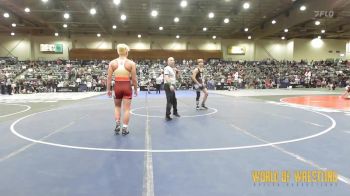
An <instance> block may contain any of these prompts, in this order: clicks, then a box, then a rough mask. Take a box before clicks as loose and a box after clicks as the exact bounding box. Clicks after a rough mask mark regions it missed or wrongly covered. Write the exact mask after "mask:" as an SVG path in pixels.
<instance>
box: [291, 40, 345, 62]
mask: <svg viewBox="0 0 350 196" xmlns="http://www.w3.org/2000/svg"><path fill="white" fill-rule="evenodd" d="M337 51H338V52H337ZM340 54H344V55H345V54H346V40H331V39H325V40H324V39H314V40H309V39H294V57H293V58H294V59H296V60H300V59H307V60H322V59H328V58H341V57H340Z"/></svg>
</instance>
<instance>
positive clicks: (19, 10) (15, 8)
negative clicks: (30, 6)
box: [0, 0, 56, 31]
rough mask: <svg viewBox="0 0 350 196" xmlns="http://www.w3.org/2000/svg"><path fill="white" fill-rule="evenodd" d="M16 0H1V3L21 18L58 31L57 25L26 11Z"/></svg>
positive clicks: (4, 7)
mask: <svg viewBox="0 0 350 196" xmlns="http://www.w3.org/2000/svg"><path fill="white" fill-rule="evenodd" d="M15 2H16V1H11V0H0V5H1V6H2V8H3V9H5V10H7V11H9V12H11V14H12V15H15V16H16V17H18V18H19V19H20V20H23V21H24V20H25V21H29V22H30V23H32V24H34V25H35V24H36V25H39V26H43V27H46V28H47V29H50V30H51V31H56V27H54V26H52V25H50V24H47V23H46V22H45V21H44V20H42V19H41V18H39V17H36V16H35V15H34V14H33V13H30V14H27V13H25V12H24V10H23V7H19V5H18V3H15Z"/></svg>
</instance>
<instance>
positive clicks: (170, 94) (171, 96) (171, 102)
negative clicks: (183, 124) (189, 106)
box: [164, 84, 177, 116]
mask: <svg viewBox="0 0 350 196" xmlns="http://www.w3.org/2000/svg"><path fill="white" fill-rule="evenodd" d="M164 90H165V95H166V113H165V114H166V116H170V114H171V106H173V114H177V99H176V95H175V91H171V90H170V85H169V84H165V85H164Z"/></svg>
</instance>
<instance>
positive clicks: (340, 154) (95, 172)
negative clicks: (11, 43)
mask: <svg viewBox="0 0 350 196" xmlns="http://www.w3.org/2000/svg"><path fill="white" fill-rule="evenodd" d="M337 93H340V92H337ZM332 94H334V92H328V91H310V90H290V91H288V90H246V91H244V90H242V91H215V92H210V95H209V99H208V103H207V105H208V106H209V107H210V109H209V110H207V111H206V110H200V111H196V110H195V109H194V107H195V105H194V103H195V101H194V96H195V92H193V91H179V92H177V97H178V108H179V113H180V114H181V115H182V117H181V118H174V119H173V120H172V121H170V122H166V121H165V120H164V113H165V101H166V100H165V96H164V91H162V94H161V95H156V94H155V93H154V92H153V93H152V94H150V95H147V94H146V93H145V92H141V93H140V94H139V96H138V97H137V98H134V100H133V110H132V113H133V115H132V117H131V124H130V125H129V129H130V131H131V133H130V134H129V135H127V136H121V135H115V134H114V132H113V129H114V119H113V112H114V111H113V100H112V99H110V98H107V97H106V96H105V94H98V93H95V94H94V93H90V94H89V93H80V94H64V93H63V94H44V95H28V96H20V97H19V96H18V95H14V96H12V97H11V96H0V108H1V109H0V134H1V137H0V174H1V175H0V195H4V196H17V195H18V196H21V195H26V196H47V195H50V196H54V195H57V196H58V195H59V196H62V195H73V196H78V195H84V196H85V195H91V196H96V195H99V196H109V195H114V196H115V195H118V196H136V195H147V196H148V195H150V196H151V195H156V196H158V195H159V196H167V195H169V196H170V195H174V196H182V195H184V196H185V195H186V196H187V195H190V196H196V195H198V196H207V195H210V196H212V195H215V196H224V195H240V196H242V195H283V196H288V195H318V196H322V195H337V196H341V195H344V196H345V195H347V196H348V195H349V194H350V179H349V178H350V168H349V165H350V157H349V155H350V148H349V143H350V124H349V123H348V122H349V118H350V107H349V102H350V100H342V99H339V96H338V95H332ZM62 95H63V97H62ZM321 95H322V96H321ZM76 97H77V98H76ZM295 97H299V98H298V99H296V98H295ZM300 97H302V98H300ZM315 97H323V98H320V99H314V98H315ZM325 97H326V98H325ZM39 98H40V99H39ZM327 98H328V101H327ZM299 99H300V100H304V101H300V100H299ZM305 100H308V101H305ZM338 101H339V102H338ZM327 102H331V103H332V104H328V105H327V104H325V103H327ZM334 102H337V103H336V104H335V103H334ZM262 170H263V171H278V172H282V171H290V172H291V173H293V171H299V170H309V171H312V170H333V171H335V172H336V173H337V182H334V183H322V182H316V183H296V182H293V179H291V181H290V182H289V183H284V182H277V183H264V182H262V183H256V182H254V180H253V178H252V173H253V172H254V171H262Z"/></svg>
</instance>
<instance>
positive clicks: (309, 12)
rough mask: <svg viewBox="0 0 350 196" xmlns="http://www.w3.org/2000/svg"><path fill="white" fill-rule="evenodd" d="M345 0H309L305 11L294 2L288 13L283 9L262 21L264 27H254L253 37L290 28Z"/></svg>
mask: <svg viewBox="0 0 350 196" xmlns="http://www.w3.org/2000/svg"><path fill="white" fill-rule="evenodd" d="M346 1H347V0H322V2H321V1H320V0H309V1H307V2H306V3H305V5H306V6H307V9H306V11H304V12H301V11H300V10H299V6H300V5H301V4H300V3H295V4H294V5H293V7H292V8H291V9H290V10H289V11H288V13H289V15H288V16H286V14H285V11H283V12H281V13H280V14H279V15H278V16H276V17H274V18H270V19H269V20H267V21H265V22H263V23H262V24H260V25H263V26H264V28H256V29H254V32H253V33H252V35H253V36H254V37H255V38H263V37H267V36H271V35H273V34H276V33H278V32H281V31H283V29H285V28H291V27H293V26H295V25H298V24H301V23H304V22H305V21H309V20H310V19H313V18H315V11H330V10H334V9H336V8H338V7H340V6H342V5H344V3H346ZM272 19H275V20H276V21H277V23H276V24H274V25H273V24H271V21H272Z"/></svg>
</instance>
